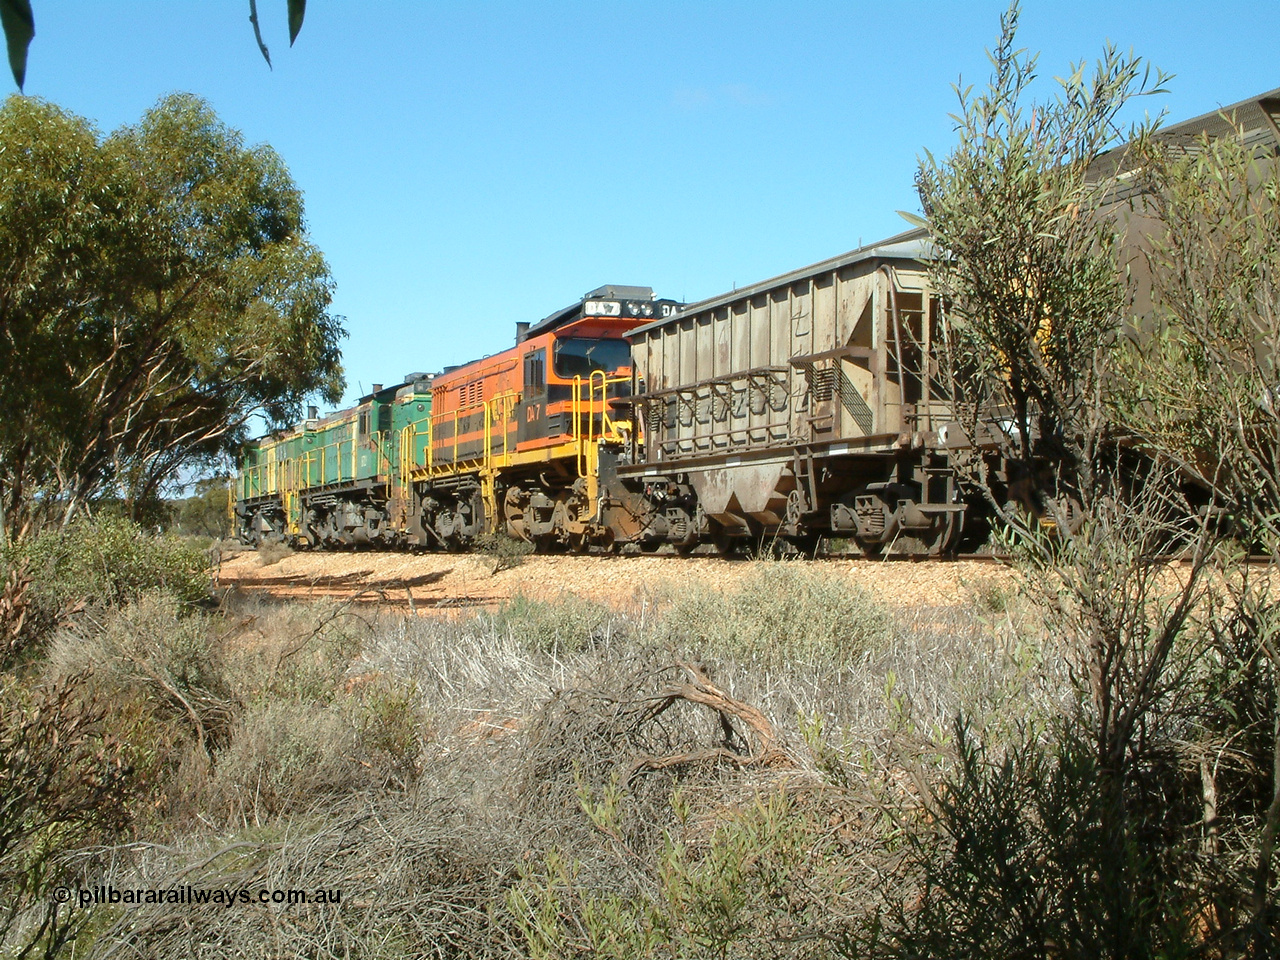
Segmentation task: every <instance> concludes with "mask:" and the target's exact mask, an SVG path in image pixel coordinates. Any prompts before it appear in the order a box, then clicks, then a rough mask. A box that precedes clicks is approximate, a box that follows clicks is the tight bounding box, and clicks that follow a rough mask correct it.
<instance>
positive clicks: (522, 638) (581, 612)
mask: <svg viewBox="0 0 1280 960" xmlns="http://www.w3.org/2000/svg"><path fill="white" fill-rule="evenodd" d="M481 619H482V622H483V623H485V624H486V625H487V626H489V627H491V628H492V629H493V630H494V631H496V632H497V633H500V634H505V635H508V636H511V637H512V638H514V639H515V640H517V641H518V642H520V643H521V644H522V645H523V646H524V647H525V648H526V649H528V650H531V651H538V652H542V653H552V654H556V655H564V654H572V653H578V652H580V651H582V650H585V649H586V648H587V647H589V646H591V645H592V644H593V643H595V642H597V641H599V640H602V639H604V638H605V637H607V636H609V635H610V634H612V633H613V632H614V631H615V630H616V629H617V620H618V618H617V617H616V616H615V615H614V613H613V611H611V610H610V609H609V608H608V607H606V606H604V605H602V604H599V603H592V602H591V601H589V600H583V599H582V598H580V597H575V596H563V597H560V598H559V599H557V600H555V601H554V602H548V601H545V600H531V599H530V598H528V597H526V596H524V595H523V594H517V595H516V596H514V597H512V598H511V600H509V601H508V602H506V603H504V604H502V605H501V606H500V607H498V609H497V610H495V611H493V612H492V613H485V614H481Z"/></svg>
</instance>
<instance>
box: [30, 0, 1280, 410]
mask: <svg viewBox="0 0 1280 960" xmlns="http://www.w3.org/2000/svg"><path fill="white" fill-rule="evenodd" d="M258 4H259V15H260V18H261V20H262V24H263V29H264V35H265V39H266V41H267V43H268V45H269V46H270V47H271V52H272V57H273V61H274V64H275V69H274V70H268V69H267V66H266V64H265V63H264V62H263V61H262V58H261V56H260V55H259V53H258V50H257V47H256V45H255V43H254V40H253V34H252V30H251V28H250V25H249V22H248V2H247V0H181V2H180V0H131V2H129V3H103V2H101V0H95V2H88V0H33V7H34V10H35V18H36V38H35V41H34V42H33V44H32V47H31V52H30V63H29V67H28V72H27V84H26V92H27V93H28V94H31V95H35V96H40V97H44V98H47V99H49V100H52V101H54V102H56V103H58V104H60V105H62V106H63V107H65V108H67V109H69V110H71V111H73V112H75V113H78V114H81V115H82V116H86V117H89V118H90V119H92V120H94V121H95V122H96V123H97V124H98V126H99V127H100V128H101V129H102V130H104V131H106V130H110V129H113V128H115V127H117V126H120V125H121V124H125V123H131V122H134V121H136V120H137V119H138V117H139V116H140V115H141V114H142V112H143V111H144V110H146V108H147V107H149V106H151V105H152V104H154V103H155V101H156V100H157V99H158V98H159V97H161V96H162V95H164V94H165V93H168V92H171V91H175V90H185V91H190V92H193V93H196V94H199V95H200V96H202V97H205V98H206V99H207V100H209V101H210V103H211V104H212V105H213V107H214V108H215V109H216V110H217V111H218V113H219V115H220V116H221V117H222V118H223V120H224V121H226V122H227V123H228V124H230V125H232V126H234V127H236V128H238V129H240V130H242V131H243V132H244V134H245V137H246V138H247V140H248V141H250V142H253V143H257V142H263V141H265V142H267V143H270V144H271V145H272V146H274V147H275V148H276V150H277V151H279V153H280V154H281V155H282V156H283V158H284V160H285V162H286V163H287V164H288V166H289V168H290V170H291V171H292V173H293V176H294V178H295V180H296V181H297V182H298V184H299V186H300V187H301V188H302V189H303V191H304V193H305V195H306V203H307V217H308V222H309V225H310V230H311V235H312V239H313V240H314V241H315V242H316V243H317V244H318V245H319V247H320V248H321V249H322V250H324V252H325V254H326V255H327V257H328V259H329V263H330V266H331V268H332V271H333V275H334V278H335V280H336V281H337V294H336V297H335V302H334V309H335V312H337V313H340V314H343V315H344V316H345V317H346V318H347V328H348V331H349V334H350V336H349V339H348V340H347V341H346V342H345V344H344V351H343V352H344V357H345V365H346V368H347V377H348V381H349V384H350V386H349V389H348V397H349V398H350V397H353V396H356V395H358V392H359V387H360V386H363V387H364V388H365V389H366V390H367V389H368V388H369V385H370V384H371V383H372V382H375V381H376V382H383V383H391V382H394V381H396V380H398V379H399V378H400V376H401V375H403V374H405V373H407V372H409V371H411V370H438V369H440V368H441V367H442V366H444V365H445V364H451V363H459V362H463V361H466V360H469V359H473V358H475V357H478V356H481V355H483V354H486V353H491V352H493V351H495V350H498V349H503V348H505V347H506V346H507V345H508V344H509V343H510V342H511V338H512V335H513V329H514V324H515V322H516V321H518V320H537V319H540V318H541V317H543V316H546V315H547V314H549V313H551V312H552V311H554V310H556V309H558V308H560V307H562V306H564V305H566V304H568V303H570V302H572V301H574V300H576V299H577V298H578V297H579V296H581V295H582V294H583V293H585V292H586V291H588V290H590V289H592V288H594V287H596V286H599V285H600V284H603V283H626V284H641V285H645V286H651V287H653V288H654V290H655V291H656V293H657V294H658V295H659V296H665V297H674V298H678V299H686V300H698V299H702V298H705V297H709V296H713V295H715V294H717V293H720V292H723V291H726V290H729V289H731V288H732V287H733V286H735V285H738V286H741V285H743V284H747V283H751V282H754V281H756V280H761V279H764V278H766V277H770V276H774V275H776V274H779V273H782V272H785V271H787V270H790V269H793V268H796V267H799V266H802V265H804V264H807V263H811V262H814V261H816V260H820V259H823V258H826V257H830V256H834V255H836V254H838V253H842V252H844V251H846V250H849V249H852V248H853V247H856V246H858V245H859V243H860V242H871V241H873V240H876V239H879V238H882V237H885V236H889V235H891V234H894V233H897V232H899V231H900V230H902V229H904V228H905V227H906V224H905V223H904V222H903V221H902V220H901V219H900V218H899V217H898V216H897V214H896V213H895V211H896V210H899V209H908V210H915V209H917V203H916V198H915V195H914V191H913V188H912V176H913V173H914V170H915V165H916V158H917V157H918V156H919V155H920V153H921V151H922V150H923V149H926V148H927V149H929V150H932V151H933V152H934V153H945V152H946V151H947V150H948V149H949V147H950V145H951V142H952V134H951V121H950V120H949V118H948V114H949V113H950V112H952V111H953V110H954V108H955V95H954V93H953V92H952V89H951V85H952V84H953V83H955V82H956V81H957V80H958V79H960V78H962V77H963V80H964V82H965V83H971V82H972V83H982V82H984V81H985V80H986V77H987V73H988V69H987V61H986V55H985V50H986V48H988V47H990V46H992V45H993V44H994V42H995V40H996V38H997V35H998V30H999V15H1000V13H1001V12H1002V11H1003V10H1004V8H1005V6H1006V3H1005V2H949V3H948V2H924V0H918V2H897V3H884V2H879V3H855V2H844V3H839V2H806V0H790V2H763V0H761V2H749V0H741V2H738V3H728V2H696V0H689V2H685V3H671V2H658V0H654V2H610V0H594V2H554V0H544V2H541V3H537V4H533V3H511V2H496V0H495V2H486V0H470V2H462V0H457V2H453V3H436V2H425V0H419V2H391V0H386V2H362V3H357V2H353V0H348V2H345V3H335V2H325V0H311V3H310V4H309V5H308V10H307V19H306V23H305V25H304V27H303V30H302V33H301V35H300V36H299V38H298V42H297V44H296V45H295V46H294V47H293V48H292V49H290V48H289V46H288V35H287V28H286V13H285V0H258ZM1019 37H1020V44H1021V45H1022V46H1025V47H1027V48H1030V49H1032V50H1039V51H1040V54H1041V58H1040V70H1041V73H1042V74H1043V75H1044V76H1045V77H1046V78H1048V77H1052V76H1053V75H1055V74H1059V73H1062V72H1065V71H1066V69H1067V67H1068V65H1069V64H1070V63H1071V62H1073V61H1077V60H1080V59H1089V60H1092V59H1094V58H1096V57H1097V55H1098V54H1099V52H1100V51H1101V49H1102V46H1103V43H1104V42H1105V41H1106V40H1108V39H1109V40H1111V41H1113V42H1114V43H1116V44H1117V45H1118V46H1120V47H1122V48H1125V49H1128V48H1130V47H1131V48H1133V50H1134V51H1135V52H1136V53H1137V54H1139V55H1141V56H1143V57H1145V58H1146V59H1148V60H1150V61H1151V62H1152V63H1154V64H1156V65H1158V66H1160V67H1162V68H1163V69H1165V70H1167V71H1171V72H1173V73H1175V74H1176V75H1177V76H1176V78H1175V79H1174V80H1173V81H1172V84H1171V87H1170V93H1169V94H1168V95H1166V96H1162V97H1158V98H1154V99H1152V100H1150V101H1148V102H1147V103H1145V104H1144V108H1147V107H1149V108H1151V109H1152V110H1153V111H1158V110H1160V109H1165V110H1167V111H1168V114H1169V117H1170V119H1172V120H1181V119H1186V118H1188V117H1191V116H1195V115H1197V114H1200V113H1204V112H1206V111H1208V110H1212V109H1214V108H1215V107H1217V106H1219V105H1222V104H1227V103H1232V102H1235V101H1237V100H1241V99H1244V98H1245V97H1248V96H1251V95H1253V94H1256V93H1259V92H1262V91H1265V90H1270V89H1273V88H1275V87H1280V58H1277V49H1278V48H1280V4H1277V3H1274V2H1262V0H1257V2H1253V3H1239V2H1231V0H1223V2H1217V3H1213V4H1205V3H1189V2H1188V3H1183V2H1176V0H1167V2H1162V3H1154V2H1146V0H1128V2H1123V3H1120V2H1115V0H1111V2H1094V0H1073V2H1069V3H1058V2H1055V3H1049V2H1045V0H1039V2H1036V0H1027V2H1026V3H1025V5H1024V8H1023V13H1022V29H1021V31H1020V35H1019Z"/></svg>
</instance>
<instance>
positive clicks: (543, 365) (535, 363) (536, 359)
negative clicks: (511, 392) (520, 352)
mask: <svg viewBox="0 0 1280 960" xmlns="http://www.w3.org/2000/svg"><path fill="white" fill-rule="evenodd" d="M546 385H547V349H546V347H542V348H540V349H538V350H530V351H529V352H528V353H526V354H525V355H524V388H525V393H527V394H538V393H542V391H543V390H544V389H545V388H546Z"/></svg>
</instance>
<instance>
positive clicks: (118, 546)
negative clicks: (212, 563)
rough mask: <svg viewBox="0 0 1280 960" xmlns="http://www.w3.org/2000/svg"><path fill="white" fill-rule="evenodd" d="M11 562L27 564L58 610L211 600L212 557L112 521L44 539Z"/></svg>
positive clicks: (79, 525) (80, 525)
mask: <svg viewBox="0 0 1280 960" xmlns="http://www.w3.org/2000/svg"><path fill="white" fill-rule="evenodd" d="M10 562H12V563H19V564H24V565H25V567H26V569H27V572H28V573H29V574H30V576H31V577H32V578H33V581H34V583H35V585H36V593H37V595H38V596H39V597H40V598H41V599H42V600H43V601H45V602H47V603H51V604H55V605H65V604H68V603H76V602H78V601H86V602H91V603H99V604H103V605H108V606H119V605H121V604H124V603H127V602H129V601H130V600H136V599H138V598H139V597H140V596H142V595H143V594H144V593H147V592H151V591H157V590H158V591H162V592H165V593H168V594H171V595H173V596H175V597H177V598H178V599H179V600H182V601H184V602H188V603H191V602H195V601H198V600H203V599H204V598H205V597H207V596H208V594H209V557H208V555H207V554H206V552H205V551H204V550H202V549H201V548H200V546H199V545H197V544H193V543H191V542H190V541H188V540H185V539H183V538H180V537H168V536H158V537H156V536H150V535H148V534H146V533H144V532H143V531H142V530H141V528H139V527H138V526H137V524H134V523H131V522H129V521H128V520H124V519H121V518H119V517H113V516H109V515H108V516H103V517H100V518H98V519H96V520H81V521H77V522H75V523H73V524H72V525H71V526H70V527H68V528H67V529H65V530H51V531H48V532H45V533H42V534H40V535H39V536H37V537H35V538H33V539H32V540H30V541H27V542H26V543H23V544H20V545H18V546H17V547H15V548H13V550H12V557H11V559H10Z"/></svg>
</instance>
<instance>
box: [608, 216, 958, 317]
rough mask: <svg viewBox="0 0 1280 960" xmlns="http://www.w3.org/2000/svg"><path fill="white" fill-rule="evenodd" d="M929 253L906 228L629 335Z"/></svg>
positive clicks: (924, 235)
mask: <svg viewBox="0 0 1280 960" xmlns="http://www.w3.org/2000/svg"><path fill="white" fill-rule="evenodd" d="M932 256H933V244H932V243H931V242H930V241H929V239H928V231H926V230H923V229H920V228H916V229H914V230H908V231H906V232H905V233H899V234H897V235H896V236H893V237H889V238H887V239H885V240H881V241H879V242H877V243H872V244H869V245H867V246H864V247H858V249H856V250H850V251H849V252H848V253H842V254H841V255H840V256H838V257H832V258H831V259H829V260H821V261H819V262H818V263H815V264H811V265H810V266H807V267H801V268H800V269H799V270H792V271H791V272H790V273H784V274H780V275H779V276H776V277H771V278H770V279H768V280H761V281H760V282H759V283H753V284H751V286H749V287H739V288H738V289H736V290H731V291H729V292H728V293H722V294H720V295H718V296H715V297H711V298H710V299H707V300H701V301H699V302H697V303H690V304H687V305H686V306H685V307H684V308H683V309H681V310H680V311H679V312H678V313H675V314H672V315H671V316H670V317H666V318H664V319H662V320H655V321H654V322H653V323H647V324H645V325H644V326H643V327H637V328H636V329H635V330H632V331H631V333H629V334H628V336H630V337H634V336H638V335H639V334H642V333H647V332H648V331H650V330H656V329H657V328H659V327H665V326H666V325H667V324H669V323H675V322H676V321H678V320H682V319H684V318H686V317H690V316H693V315H694V314H696V313H702V312H703V311H706V310H712V309H714V308H715V307H720V306H724V305H725V304H727V303H733V302H734V301H735V300H743V299H746V298H747V297H753V296H755V295H756V294H758V293H763V292H765V291H767V290H772V289H773V288H774V287H781V286H785V285H786V284H789V283H795V282H796V281H797V280H803V279H805V278H807V277H812V276H815V275H817V274H821V273H830V272H831V271H833V270H839V269H840V268H841V267H847V266H849V265H850V264H854V263H861V262H862V261H864V260H927V259H929V258H930V257H932Z"/></svg>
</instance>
